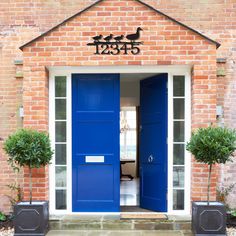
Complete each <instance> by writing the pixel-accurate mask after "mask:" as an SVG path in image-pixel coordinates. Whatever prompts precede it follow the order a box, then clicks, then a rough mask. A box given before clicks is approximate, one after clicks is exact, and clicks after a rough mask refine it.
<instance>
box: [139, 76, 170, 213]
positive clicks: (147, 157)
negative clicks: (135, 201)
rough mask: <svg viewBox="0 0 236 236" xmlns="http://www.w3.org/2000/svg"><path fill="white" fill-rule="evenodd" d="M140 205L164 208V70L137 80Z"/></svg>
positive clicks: (165, 142) (165, 111) (165, 194)
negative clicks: (138, 93)
mask: <svg viewBox="0 0 236 236" xmlns="http://www.w3.org/2000/svg"><path fill="white" fill-rule="evenodd" d="M140 89H141V91H140V122H141V124H140V207H142V208H145V209H149V210H153V211H161V212H165V211H167V74H160V75H158V76H154V77H151V78H148V79H145V80H142V81H141V83H140Z"/></svg>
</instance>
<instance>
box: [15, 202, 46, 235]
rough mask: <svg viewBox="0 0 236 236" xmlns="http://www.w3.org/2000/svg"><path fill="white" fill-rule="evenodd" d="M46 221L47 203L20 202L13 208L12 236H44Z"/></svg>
mask: <svg viewBox="0 0 236 236" xmlns="http://www.w3.org/2000/svg"><path fill="white" fill-rule="evenodd" d="M48 221H49V212H48V202H43V201H34V202H32V204H29V202H20V203H18V204H16V205H15V206H14V220H13V223H14V228H15V234H14V236H44V235H46V234H47V232H48Z"/></svg>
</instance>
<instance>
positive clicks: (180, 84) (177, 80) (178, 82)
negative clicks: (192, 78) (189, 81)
mask: <svg viewBox="0 0 236 236" xmlns="http://www.w3.org/2000/svg"><path fill="white" fill-rule="evenodd" d="M184 79H185V78H184V76H174V84H173V86H174V87H173V89H174V97H180V96H184V88H185V84H184V82H185V81H184Z"/></svg>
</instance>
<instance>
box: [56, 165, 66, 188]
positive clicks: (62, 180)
mask: <svg viewBox="0 0 236 236" xmlns="http://www.w3.org/2000/svg"><path fill="white" fill-rule="evenodd" d="M56 187H66V166H56Z"/></svg>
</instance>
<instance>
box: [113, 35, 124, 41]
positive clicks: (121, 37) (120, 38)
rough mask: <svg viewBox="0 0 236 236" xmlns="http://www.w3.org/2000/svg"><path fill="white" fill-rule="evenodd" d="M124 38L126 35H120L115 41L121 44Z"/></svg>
mask: <svg viewBox="0 0 236 236" xmlns="http://www.w3.org/2000/svg"><path fill="white" fill-rule="evenodd" d="M123 38H124V35H120V36H117V37H115V38H114V39H115V40H116V42H120V40H122V39H123Z"/></svg>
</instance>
